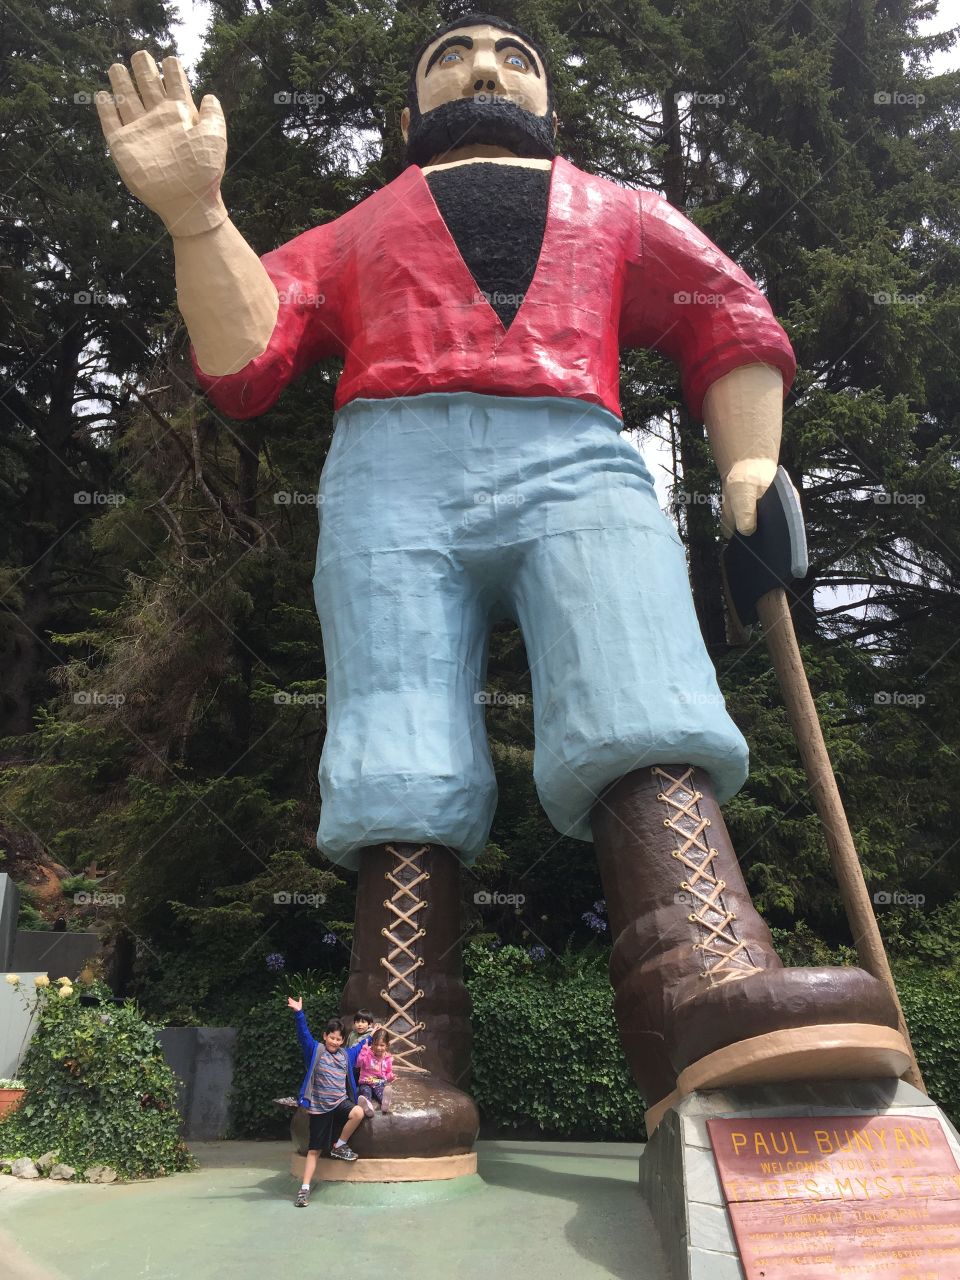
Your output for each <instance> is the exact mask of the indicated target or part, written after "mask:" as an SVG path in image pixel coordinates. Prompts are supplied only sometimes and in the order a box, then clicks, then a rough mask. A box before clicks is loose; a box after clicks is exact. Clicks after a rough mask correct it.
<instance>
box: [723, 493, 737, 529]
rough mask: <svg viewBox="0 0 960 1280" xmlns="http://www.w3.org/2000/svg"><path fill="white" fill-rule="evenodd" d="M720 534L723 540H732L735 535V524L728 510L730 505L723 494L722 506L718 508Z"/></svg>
mask: <svg viewBox="0 0 960 1280" xmlns="http://www.w3.org/2000/svg"><path fill="white" fill-rule="evenodd" d="M720 532H721V533H722V534H723V536H724V537H725V538H732V537H733V535H734V533H736V522H735V521H734V518H733V512H732V511H731V510H730V503H729V501H728V500H727V496H726V494H724V497H723V505H722V506H721V508H720Z"/></svg>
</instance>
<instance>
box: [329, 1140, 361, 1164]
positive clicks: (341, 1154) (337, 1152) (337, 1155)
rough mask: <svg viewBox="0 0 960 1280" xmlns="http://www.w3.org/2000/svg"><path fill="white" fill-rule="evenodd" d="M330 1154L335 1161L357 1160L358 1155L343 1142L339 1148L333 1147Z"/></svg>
mask: <svg viewBox="0 0 960 1280" xmlns="http://www.w3.org/2000/svg"><path fill="white" fill-rule="evenodd" d="M330 1154H331V1155H332V1156H333V1158H334V1160H356V1158H357V1153H356V1152H355V1151H351V1150H350V1148H349V1147H348V1146H347V1144H346V1143H345V1142H341V1144H340V1146H339V1147H331V1148H330Z"/></svg>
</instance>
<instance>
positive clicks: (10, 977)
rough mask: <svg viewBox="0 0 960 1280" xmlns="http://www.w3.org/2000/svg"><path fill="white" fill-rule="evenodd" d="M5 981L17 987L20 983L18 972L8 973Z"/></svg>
mask: <svg viewBox="0 0 960 1280" xmlns="http://www.w3.org/2000/svg"><path fill="white" fill-rule="evenodd" d="M7 981H8V982H9V983H10V985H11V987H19V985H20V975H19V973H8V974H7Z"/></svg>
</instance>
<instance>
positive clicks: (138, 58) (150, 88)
mask: <svg viewBox="0 0 960 1280" xmlns="http://www.w3.org/2000/svg"><path fill="white" fill-rule="evenodd" d="M130 65H131V67H133V74H134V75H135V76H136V77H137V88H138V89H139V90H140V96H141V98H143V105H144V106H145V107H146V108H147V109H148V110H149V109H150V107H157V106H159V105H160V103H161V102H163V100H164V98H166V96H167V95H166V94H165V93H164V91H163V81H162V80H161V79H160V68H159V67H158V66H157V64H156V63H155V62H154V60H153V57H152V55H151V54H149V53H147V51H146V49H138V50H137V52H136V53H135V54H134V55H133V57H132V58H131V59H130Z"/></svg>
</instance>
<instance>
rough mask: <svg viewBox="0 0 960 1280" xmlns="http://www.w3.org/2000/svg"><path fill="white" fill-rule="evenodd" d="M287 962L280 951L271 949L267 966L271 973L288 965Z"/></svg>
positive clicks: (277, 971)
mask: <svg viewBox="0 0 960 1280" xmlns="http://www.w3.org/2000/svg"><path fill="white" fill-rule="evenodd" d="M286 963H287V962H286V960H284V958H283V956H282V955H281V953H280V952H279V951H271V952H270V954H269V955H268V956H267V968H268V969H269V970H270V972H271V973H279V972H280V970H281V969H283V968H285V967H286Z"/></svg>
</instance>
